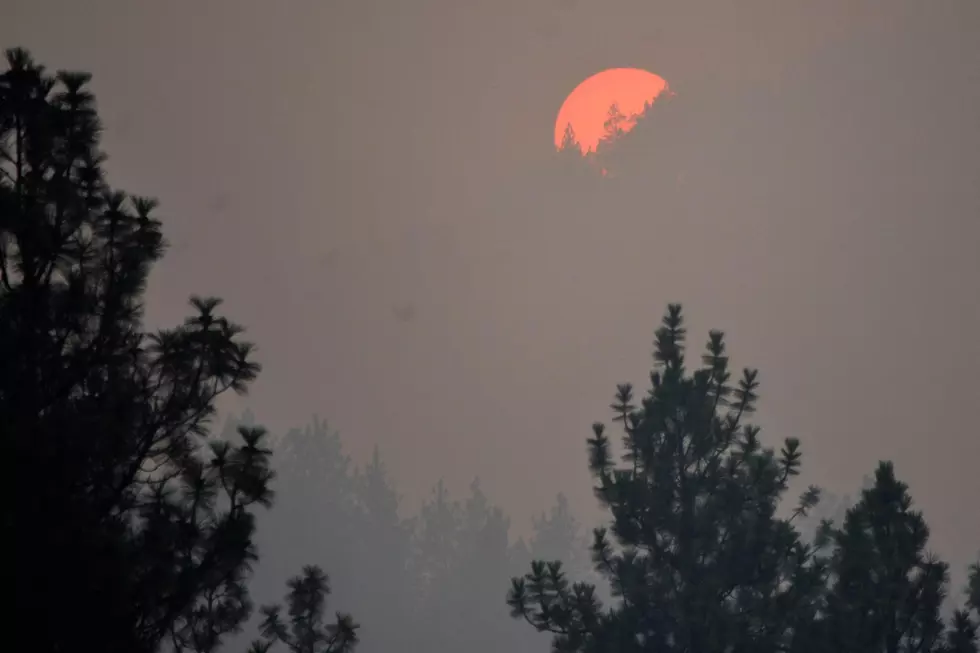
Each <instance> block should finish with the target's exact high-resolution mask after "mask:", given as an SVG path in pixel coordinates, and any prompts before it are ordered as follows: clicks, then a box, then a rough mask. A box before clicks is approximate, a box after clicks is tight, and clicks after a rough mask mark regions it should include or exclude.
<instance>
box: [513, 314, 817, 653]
mask: <svg viewBox="0 0 980 653" xmlns="http://www.w3.org/2000/svg"><path fill="white" fill-rule="evenodd" d="M685 336H686V329H685V327H684V322H683V319H682V315H681V308H680V306H679V305H671V306H670V307H669V308H668V311H667V313H666V315H665V317H664V320H663V325H662V326H661V328H660V329H658V331H657V333H656V346H655V353H654V359H655V369H654V371H653V373H652V374H651V382H652V388H651V389H650V391H649V394H648V396H647V397H645V398H644V399H643V400H642V401H641V405H640V407H639V409H638V408H637V407H636V406H634V404H633V389H632V387H631V386H630V385H621V386H619V389H618V392H617V394H616V399H615V402H614V403H613V405H612V408H613V411H614V413H615V420H616V421H619V422H620V423H621V424H622V426H623V428H624V432H625V435H624V438H623V444H624V450H625V451H624V454H623V456H622V459H623V464H622V465H620V466H619V467H617V466H615V465H614V463H613V455H612V451H611V442H610V438H609V436H608V435H607V434H606V430H605V427H604V426H603V425H602V424H599V423H597V424H595V425H594V426H593V433H594V437H593V438H592V439H590V440H589V447H590V468H591V470H592V473H593V475H594V477H595V478H596V480H597V487H596V494H597V496H598V497H599V499H600V501H601V502H602V504H603V505H604V506H605V507H606V508H608V509H609V510H610V512H611V513H612V529H611V530H612V535H613V536H614V537H615V539H616V543H617V545H618V546H614V545H613V543H612V542H611V541H610V539H609V532H608V531H607V530H606V529H602V528H601V529H597V530H596V531H595V533H594V542H593V545H592V556H593V561H594V563H595V565H596V568H597V570H598V571H599V572H600V573H602V575H604V576H605V577H606V578H607V579H608V580H609V581H610V583H611V585H612V591H613V596H614V602H615V605H613V606H611V607H609V608H604V607H603V606H602V605H601V604H600V603H599V601H598V600H597V599H596V592H595V587H594V586H593V585H591V584H588V583H576V584H574V585H572V584H570V582H569V580H568V579H567V578H566V575H565V572H564V570H563V568H562V565H561V564H560V563H558V562H552V563H546V562H543V561H536V562H534V563H532V566H531V571H530V573H528V574H526V575H525V576H524V577H523V578H515V579H513V581H512V587H511V591H510V594H509V596H508V604H509V605H510V607H511V610H512V615H513V616H514V617H515V618H522V619H526V620H527V621H529V622H530V623H531V624H532V625H533V626H534V627H535V628H537V629H538V630H544V631H549V632H552V633H554V639H553V646H554V649H555V650H556V651H618V652H629V651H697V652H698V653H710V652H712V651H718V652H722V651H725V652H741V651H745V652H749V651H752V652H754V653H764V652H767V651H771V652H775V651H802V650H807V649H806V646H805V644H806V643H807V639H808V634H809V629H810V628H811V626H810V624H811V623H812V622H813V621H814V619H815V617H816V616H817V612H818V609H819V598H820V589H821V587H822V579H823V577H824V574H825V568H824V567H825V565H824V563H822V561H821V559H820V558H819V557H817V556H815V553H814V550H813V549H812V548H811V547H810V546H809V545H807V544H804V543H803V542H802V541H801V540H800V537H799V536H798V534H797V533H796V531H795V530H794V527H793V525H792V524H791V522H790V520H789V519H782V518H780V517H778V516H777V508H778V507H779V503H780V499H781V497H782V495H783V494H784V493H785V492H786V490H787V485H788V482H789V480H790V479H791V478H792V477H793V476H795V475H796V474H797V473H798V471H799V468H800V462H801V454H800V450H799V442H798V441H797V440H795V439H787V440H786V441H785V443H784V445H783V448H782V450H781V451H780V453H779V454H777V453H775V452H774V451H773V450H771V449H768V448H765V447H763V445H762V444H761V442H760V440H759V437H758V433H759V429H758V428H757V427H755V426H752V425H750V424H747V423H745V418H746V417H747V416H748V415H750V414H751V413H752V412H753V411H754V410H755V403H756V399H757V391H758V387H759V384H758V375H757V372H756V371H754V370H745V371H744V372H743V375H742V379H741V381H740V382H739V383H738V384H737V385H735V386H734V387H733V386H732V385H730V384H729V379H730V376H731V373H730V372H729V363H728V356H727V354H726V351H725V343H724V339H723V335H722V333H721V332H717V331H714V332H712V333H711V336H710V339H709V341H708V346H707V349H706V352H705V355H704V356H703V357H702V361H703V362H702V365H701V366H700V367H699V368H698V369H696V370H694V371H693V373H691V374H687V371H686V368H685V364H686V358H685V349H684V343H685ZM818 496H819V492H818V490H817V489H816V488H810V489H809V490H808V491H807V492H806V493H804V495H803V497H802V498H801V500H800V503H799V505H798V506H797V508H796V510H795V511H794V514H796V515H801V514H805V513H806V511H807V510H808V509H809V508H811V507H812V506H813V505H814V504H815V503H816V502H817V499H818Z"/></svg>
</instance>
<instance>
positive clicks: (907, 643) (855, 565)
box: [826, 462, 976, 653]
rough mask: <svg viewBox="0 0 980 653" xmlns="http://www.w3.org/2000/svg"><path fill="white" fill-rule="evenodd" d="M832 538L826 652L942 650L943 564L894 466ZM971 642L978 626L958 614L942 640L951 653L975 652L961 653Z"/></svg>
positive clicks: (885, 466) (885, 467)
mask: <svg viewBox="0 0 980 653" xmlns="http://www.w3.org/2000/svg"><path fill="white" fill-rule="evenodd" d="M832 537H833V539H834V541H835V550H834V555H833V559H832V563H831V578H832V584H831V590H830V595H829V598H828V605H827V620H826V621H827V623H826V628H827V634H828V635H829V641H828V643H829V646H830V647H831V650H834V651H840V652H841V653H848V652H854V653H857V652H858V651H860V652H862V653H874V652H878V651H880V652H881V653H912V652H913V651H936V650H940V649H941V646H942V643H943V638H944V632H943V631H944V627H943V622H942V618H941V616H940V609H941V607H942V602H943V599H944V598H945V596H946V587H947V584H948V582H949V575H948V565H946V563H944V562H942V561H940V560H939V559H937V558H936V557H935V556H934V555H932V554H930V553H929V552H928V550H927V548H926V546H927V544H928V539H929V528H928V526H927V525H926V522H925V519H924V518H923V516H922V514H921V513H920V512H918V511H916V510H914V509H913V507H912V497H911V495H910V494H909V492H908V488H907V486H906V485H905V484H904V483H902V482H900V481H899V480H898V479H897V478H896V477H895V470H894V467H893V465H892V464H891V463H887V462H883V463H881V464H880V465H879V467H878V470H877V472H876V473H875V478H874V483H873V485H872V486H871V487H870V488H867V489H865V490H863V491H862V493H861V500H860V501H859V502H858V503H857V505H855V506H854V507H853V508H851V509H850V510H848V511H847V514H846V516H845V518H844V523H843V525H842V526H841V527H840V528H839V529H838V530H836V531H834V533H833V535H832ZM971 633H974V634H971ZM971 637H975V625H973V624H972V622H971V620H970V617H969V615H968V614H967V613H966V612H965V611H962V610H961V611H958V612H957V613H956V614H955V615H954V618H953V624H952V630H951V632H949V633H948V634H947V635H946V639H947V640H948V641H949V643H950V645H952V646H953V647H954V650H971V651H975V650H976V649H975V648H974V649H969V648H964V646H967V643H968V642H969V641H970V639H971ZM974 646H975V644H974Z"/></svg>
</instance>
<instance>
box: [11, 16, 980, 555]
mask: <svg viewBox="0 0 980 653" xmlns="http://www.w3.org/2000/svg"><path fill="white" fill-rule="evenodd" d="M0 14H2V20H0V45H2V46H4V47H10V46H14V45H24V46H26V47H28V48H29V49H31V50H32V52H33V53H34V55H35V57H36V58H38V59H39V60H40V61H41V62H43V63H44V64H46V65H48V66H49V67H51V68H74V69H82V70H87V71H91V72H92V73H93V74H94V75H95V79H94V85H93V86H94V89H95V91H96V93H97V95H98V100H99V106H100V109H101V111H102V115H103V117H104V120H105V126H106V134H105V139H104V146H105V149H106V150H107V152H108V153H109V155H110V157H111V162H110V164H109V171H110V179H111V181H112V182H113V183H114V184H115V185H117V186H119V187H121V188H123V189H125V190H128V191H131V192H134V193H140V194H150V195H154V196H157V197H158V198H159V199H160V200H161V202H162V206H161V212H160V216H161V217H162V219H164V221H165V229H166V233H167V235H168V237H169V239H170V240H171V242H172V243H173V248H172V250H171V251H170V253H169V254H168V256H167V257H166V258H165V260H164V261H163V262H162V263H161V264H160V265H159V266H158V268H157V270H156V273H155V275H154V277H153V282H152V286H151V289H150V301H149V317H150V319H151V321H152V322H153V323H155V324H165V323H172V322H174V321H177V320H179V319H181V318H182V316H183V315H184V314H185V302H186V299H187V297H188V296H189V295H190V294H191V293H199V294H215V295H219V296H221V297H224V298H225V299H226V302H227V310H228V312H229V313H230V314H231V316H233V317H234V318H235V319H237V320H239V321H240V322H242V323H243V324H244V325H245V326H247V328H248V330H249V334H250V336H251V338H252V339H254V340H255V341H256V342H257V344H258V345H259V347H260V358H261V362H262V363H263V364H264V367H265V369H264V372H263V374H262V375H261V377H260V379H259V381H258V382H257V383H256V384H255V386H254V388H253V391H252V394H251V396H250V397H249V399H248V401H247V402H246V403H239V404H234V405H232V406H230V407H237V406H244V405H248V406H250V407H251V408H252V409H253V411H254V412H255V413H256V415H257V417H258V419H259V421H260V422H263V423H265V424H267V425H269V426H270V427H272V428H273V429H281V428H283V427H286V426H289V425H298V424H302V423H304V422H305V421H306V420H307V419H308V418H309V417H310V416H311V415H312V414H314V413H317V414H319V415H320V416H322V417H325V418H327V419H328V420H329V421H330V422H331V423H332V424H333V425H334V426H335V427H336V428H338V429H339V430H340V431H341V433H342V434H343V436H344V439H345V441H346V442H347V443H348V446H349V447H350V448H351V449H352V450H353V451H354V452H355V454H356V455H358V456H363V455H364V454H365V453H366V452H367V451H368V450H369V449H370V447H372V446H373V445H374V444H375V443H378V444H380V445H381V447H382V452H383V454H384V455H385V456H386V458H387V459H388V460H389V463H390V467H391V468H392V471H393V474H394V476H395V478H396V480H397V482H398V484H399V486H400V487H401V488H402V489H403V490H405V491H406V493H407V494H408V497H409V500H410V501H411V502H412V504H413V507H414V505H415V503H416V501H417V500H418V499H419V498H420V497H421V496H422V493H423V492H424V491H426V490H427V488H428V487H429V486H431V485H432V484H433V483H434V482H435V481H436V478H437V476H439V475H443V476H445V478H446V480H447V481H448V482H449V483H450V485H451V486H452V487H453V488H455V489H456V490H457V491H463V490H464V489H465V488H466V484H467V483H468V481H469V479H470V478H472V477H473V476H474V475H479V476H481V477H482V479H483V486H484V488H485V489H486V490H487V492H488V494H490V495H491V496H492V497H493V498H494V499H496V500H497V501H499V502H500V503H501V504H503V505H504V506H505V508H506V509H507V510H508V511H509V512H510V513H511V514H512V515H514V517H515V518H516V519H517V520H519V521H520V522H523V520H525V519H526V518H527V517H528V512H529V511H530V510H540V509H541V508H543V507H544V506H546V505H547V504H548V503H549V502H550V501H551V500H552V498H553V496H554V494H555V493H556V492H557V491H559V490H563V491H566V492H567V493H568V494H569V495H570V496H571V497H572V499H573V501H574V502H575V503H576V504H578V505H579V506H583V505H585V504H586V503H590V502H591V499H590V496H591V495H590V489H589V487H590V486H589V479H588V476H587V473H586V468H585V465H586V456H585V449H584V440H585V438H586V437H587V436H588V434H589V425H590V424H591V422H592V421H594V420H596V419H601V420H607V419H608V411H607V406H608V404H609V402H610V399H611V397H612V393H613V391H614V389H615V383H617V382H623V381H634V382H640V383H642V382H643V380H644V379H645V378H646V374H647V371H648V370H649V365H650V358H649V354H650V351H651V341H652V333H653V329H654V328H655V327H656V324H657V321H658V320H659V317H660V315H661V313H662V311H663V309H664V306H665V304H666V303H667V302H668V301H680V302H683V303H684V305H685V307H686V310H687V313H688V317H689V319H690V324H689V326H690V328H691V331H692V336H693V339H694V344H695V345H697V346H700V344H701V342H702V341H703V339H704V338H705V336H706V333H707V330H708V329H709V328H721V329H724V330H725V331H726V332H727V333H728V335H729V346H730V350H731V353H732V355H733V357H734V362H735V364H736V365H738V366H742V365H750V366H754V367H758V368H760V369H761V379H762V382H763V386H762V403H761V406H760V409H761V410H760V414H759V422H760V423H761V424H762V425H763V426H764V432H763V433H764V435H765V436H766V437H768V438H771V439H772V440H773V441H774V440H776V439H782V438H783V437H786V436H790V435H792V436H799V437H801V438H802V439H803V444H804V447H805V462H804V464H805V469H806V480H807V481H815V482H818V483H822V484H826V485H827V486H829V487H830V488H832V489H834V490H835V491H838V492H846V491H850V490H852V489H855V488H856V487H857V486H858V485H859V484H860V479H861V476H862V475H863V474H865V473H868V472H870V471H871V470H872V469H873V467H874V465H875V464H876V462H877V460H878V459H880V458H890V459H893V460H894V461H895V462H896V465H897V471H898V473H899V475H900V476H901V477H902V478H904V479H906V480H907V481H909V482H910V483H911V485H912V491H913V495H914V496H915V498H916V499H917V500H918V502H919V503H920V505H921V506H922V507H923V508H924V510H925V511H926V517H927V519H928V520H929V521H930V523H931V524H932V525H933V529H934V535H935V538H936V539H935V545H936V547H937V548H938V549H939V550H940V551H941V552H942V553H943V554H944V555H946V556H948V557H950V558H952V559H953V560H955V561H966V560H967V559H969V558H971V557H972V556H974V555H975V553H976V548H977V546H978V545H980V514H978V512H980V509H978V507H977V506H978V504H977V497H978V496H980V474H977V473H976V470H977V463H978V461H980V437H978V436H980V433H978V428H977V426H976V424H977V422H976V406H977V404H978V403H980V289H978V288H980V262H978V255H977V251H980V39H977V38H976V34H978V33H980V3H978V2H975V1H974V0H962V1H959V2H955V1H953V0H947V1H945V2H932V3H925V2H902V1H899V0H882V1H880V2H874V3H865V2H856V1H852V0H846V1H845V0H833V1H825V0H824V1H821V2H802V1H800V2H779V3H776V2H746V1H739V2H734V1H731V2H722V1H720V0H719V1H716V2H687V1H685V2H681V1H679V0H678V1H675V2H666V1H664V2H659V1H657V0H633V1H614V0H605V1H600V0H535V1H533V2H532V1H529V0H494V1H493V2H482V1H481V2H475V1H471V2H463V1H460V0H442V1H439V2H436V1H431V2H430V1H426V0H411V1H408V0H386V1H381V0H346V1H344V0H321V1H319V2H300V1H299V0H292V1H290V2H267V1H265V2H261V1H258V0H252V1H246V0H226V1H224V2H206V3H205V2H191V1H189V0H188V1H184V2H175V1H171V2H165V3H164V2H138V1H133V0H117V1H115V2H104V1H97V0H87V1H86V2H69V1H67V0H65V1H61V2H47V1H44V0H17V1H12V0H0ZM619 66H636V67H641V68H645V69H648V70H650V71H652V72H655V73H657V74H659V75H661V76H662V77H664V78H665V79H666V80H667V81H668V82H669V84H670V86H671V89H672V90H674V91H675V92H676V93H677V94H678V95H677V101H678V102H681V101H683V103H682V104H681V105H679V106H680V107H681V108H682V110H683V112H684V116H685V117H686V116H690V120H689V125H693V126H691V127H690V129H689V130H688V131H687V132H686V134H687V135H686V136H685V139H686V140H683V141H682V142H681V145H680V146H677V147H679V148H680V150H681V153H680V155H679V156H684V157H686V158H685V160H686V161H688V163H689V167H687V168H685V175H684V183H685V184H686V188H687V191H686V194H685V195H684V198H685V199H684V200H683V201H674V202H673V203H672V204H669V205H665V204H664V203H663V202H659V201H658V200H659V198H653V197H643V196H642V194H641V193H638V192H630V193H627V192H625V191H624V192H623V194H622V196H620V197H612V198H610V197H605V198H604V199H603V200H602V204H598V203H597V204H596V205H595V210H591V211H590V212H579V213H577V214H576V216H577V218H576V219H573V218H572V217H570V215H559V214H555V213H554V212H549V211H548V210H547V207H548V206H550V204H549V203H548V201H547V199H546V198H544V197H543V196H544V195H546V193H545V192H543V191H541V189H540V186H541V184H539V182H538V180H539V179H542V178H544V177H546V176H548V174H549V166H552V165H553V159H554V157H553V152H552V134H553V128H554V120H555V115H556V113H557V111H558V108H559V107H560V105H561V102H562V100H563V99H564V98H565V95H566V94H567V93H568V92H569V91H570V90H571V89H572V88H574V86H575V85H576V84H577V83H578V82H580V81H581V80H582V79H584V78H585V77H587V76H589V75H591V74H592V73H595V72H597V71H599V70H602V69H604V68H607V67H619ZM673 151H675V152H677V151H678V150H677V149H675V150H673ZM649 156H650V161H651V165H654V164H663V161H662V158H663V157H664V156H665V154H664V153H662V152H651V153H650V154H649ZM658 157H660V159H661V160H658ZM971 474H972V478H971ZM580 510H581V509H580Z"/></svg>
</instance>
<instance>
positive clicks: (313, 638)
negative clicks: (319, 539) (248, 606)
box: [250, 565, 359, 653]
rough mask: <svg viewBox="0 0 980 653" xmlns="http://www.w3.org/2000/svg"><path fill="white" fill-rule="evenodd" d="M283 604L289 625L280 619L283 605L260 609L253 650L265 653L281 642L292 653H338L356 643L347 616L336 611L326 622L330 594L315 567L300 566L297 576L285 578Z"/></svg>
mask: <svg viewBox="0 0 980 653" xmlns="http://www.w3.org/2000/svg"><path fill="white" fill-rule="evenodd" d="M287 584H288V586H289V593H288V594H287V595H286V604H287V606H288V612H289V625H288V626H287V625H286V623H285V622H284V621H283V618H282V615H281V613H282V607H281V606H279V605H270V606H265V607H263V608H262V615H263V617H264V618H263V620H262V626H261V628H262V638H263V639H261V640H256V641H255V642H253V644H252V647H251V649H250V651H251V652H252V653H267V651H269V650H270V649H271V648H272V646H273V645H274V644H275V643H276V642H282V643H283V644H285V645H286V646H287V647H288V648H289V650H290V651H292V652H293V653H341V652H344V651H352V650H353V649H354V647H355V646H356V645H357V630H358V628H359V626H358V625H357V624H355V623H354V621H353V620H352V619H351V617H350V615H346V614H341V613H338V614H337V620H336V621H335V622H333V623H327V622H326V620H325V618H324V615H323V612H324V610H326V607H327V595H328V594H330V587H329V585H328V579H327V575H326V574H325V573H323V570H322V569H320V568H319V567H317V566H312V565H311V566H307V567H304V568H303V573H302V575H300V576H294V577H293V578H290V579H289V581H288V583H287Z"/></svg>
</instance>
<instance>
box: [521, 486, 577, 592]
mask: <svg viewBox="0 0 980 653" xmlns="http://www.w3.org/2000/svg"><path fill="white" fill-rule="evenodd" d="M532 526H533V529H534V535H533V537H532V538H531V543H530V553H531V555H532V556H533V558H534V559H536V560H558V561H561V563H562V566H563V568H564V569H566V570H569V571H572V573H587V572H588V569H587V568H584V567H585V565H584V564H583V563H584V562H585V561H583V560H582V557H583V553H584V552H585V551H586V549H587V547H586V546H585V544H584V543H583V542H582V537H581V534H580V532H579V530H580V526H579V523H578V520H576V519H575V517H574V516H573V515H572V513H571V510H569V507H568V499H567V498H566V497H565V495H564V494H561V493H559V494H558V497H557V499H556V500H555V505H554V506H552V508H551V510H550V511H549V512H548V513H542V514H541V515H540V516H539V517H534V518H533V520H532ZM580 545H581V546H580ZM590 566H591V565H590Z"/></svg>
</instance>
